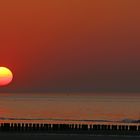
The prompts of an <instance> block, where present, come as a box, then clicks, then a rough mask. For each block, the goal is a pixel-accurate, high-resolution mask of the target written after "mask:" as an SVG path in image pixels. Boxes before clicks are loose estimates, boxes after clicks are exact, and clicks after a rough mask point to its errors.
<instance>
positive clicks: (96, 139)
mask: <svg viewBox="0 0 140 140" xmlns="http://www.w3.org/2000/svg"><path fill="white" fill-rule="evenodd" d="M0 138H1V139H3V140H8V139H13V140H16V139H17V140H19V139H20V140H46V139H47V140H58V139H61V140H77V139H80V140H106V139H107V140H139V139H140V137H139V136H101V135H99V136H95V135H82V134H70V135H68V134H44V133H40V134H35V133H34V134H33V133H23V134H21V133H0Z"/></svg>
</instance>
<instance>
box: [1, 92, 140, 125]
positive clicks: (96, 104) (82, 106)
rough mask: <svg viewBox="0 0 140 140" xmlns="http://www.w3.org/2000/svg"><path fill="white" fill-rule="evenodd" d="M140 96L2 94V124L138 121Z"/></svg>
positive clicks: (116, 94) (115, 94)
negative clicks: (22, 122)
mask: <svg viewBox="0 0 140 140" xmlns="http://www.w3.org/2000/svg"><path fill="white" fill-rule="evenodd" d="M139 107H140V94H134V93H130V94H126V93H125V94H122V93H110V94H107V93H67V94H65V93H63V94H62V93H61V94H60V93H14V94H13V93H3V94H0V119H1V121H20V120H22V121H27V120H29V121H53V122H56V121H67V122H68V121H89V120H90V121H92V120H96V121H97V120H98V121H104V120H107V121H118V120H123V119H135V120H138V119H140V109H139Z"/></svg>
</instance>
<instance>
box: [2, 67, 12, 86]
mask: <svg viewBox="0 0 140 140" xmlns="http://www.w3.org/2000/svg"><path fill="white" fill-rule="evenodd" d="M12 80H13V73H12V71H11V70H10V69H8V68H6V67H0V86H6V85H8V84H10V83H11V82H12Z"/></svg>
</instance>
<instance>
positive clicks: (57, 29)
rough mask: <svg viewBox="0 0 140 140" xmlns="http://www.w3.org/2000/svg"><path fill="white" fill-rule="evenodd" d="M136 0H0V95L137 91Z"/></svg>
mask: <svg viewBox="0 0 140 140" xmlns="http://www.w3.org/2000/svg"><path fill="white" fill-rule="evenodd" d="M139 7H140V1H139V0H133V1H132V0H117V1H112V0H59V1H58V0H20V1H19V0H12V1H11V0H4V1H1V2H0V65H2V66H7V67H10V68H11V69H13V71H14V74H15V78H14V81H13V84H11V85H9V87H5V88H1V89H0V91H26V90H27V91H140V88H139V84H140V55H139V52H140V39H139V36H140V35H139V34H140V26H139V25H140V8H139Z"/></svg>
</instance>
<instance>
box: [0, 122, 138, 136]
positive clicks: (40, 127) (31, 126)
mask: <svg viewBox="0 0 140 140" xmlns="http://www.w3.org/2000/svg"><path fill="white" fill-rule="evenodd" d="M0 132H48V133H49V132H51V133H52V132H55V133H57V132H60V133H61V132H64V133H66V132H69V133H102V132H103V133H106V134H107V133H108V132H110V133H111V134H112V132H114V133H115V134H116V133H117V132H119V134H121V132H123V134H125V133H126V134H127V133H129V132H130V133H132V132H134V133H136V134H138V135H140V125H100V124H99V125H98V124H93V125H89V124H39V123H1V124H0ZM110 133H109V134H110Z"/></svg>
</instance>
